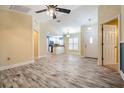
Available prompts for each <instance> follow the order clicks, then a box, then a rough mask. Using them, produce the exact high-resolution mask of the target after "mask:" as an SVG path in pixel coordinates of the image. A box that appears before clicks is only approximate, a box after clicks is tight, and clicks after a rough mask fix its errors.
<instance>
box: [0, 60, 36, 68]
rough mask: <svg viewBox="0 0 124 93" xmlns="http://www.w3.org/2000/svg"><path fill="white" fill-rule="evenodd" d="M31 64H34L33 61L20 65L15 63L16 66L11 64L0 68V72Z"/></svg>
mask: <svg viewBox="0 0 124 93" xmlns="http://www.w3.org/2000/svg"><path fill="white" fill-rule="evenodd" d="M31 63H34V60H31V61H26V62H22V63H17V64H12V65H6V66H0V70H6V69H10V68H14V67H19V66H23V65H28V64H31Z"/></svg>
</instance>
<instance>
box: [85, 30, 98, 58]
mask: <svg viewBox="0 0 124 93" xmlns="http://www.w3.org/2000/svg"><path fill="white" fill-rule="evenodd" d="M84 42H85V49H84V50H85V57H91V58H97V49H98V45H97V31H95V30H90V31H85V35H84Z"/></svg>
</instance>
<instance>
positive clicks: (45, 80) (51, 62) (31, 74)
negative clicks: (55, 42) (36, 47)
mask: <svg viewBox="0 0 124 93" xmlns="http://www.w3.org/2000/svg"><path fill="white" fill-rule="evenodd" d="M0 87H7V88H8V87H20V88H21V87H23V88H26V87H28V88H30V87H31V88H32V87H33V88H37V87H38V88H45V87H48V88H51V87H52V88H57V87H59V88H65V87H67V88H75V87H76V88H80V87H81V88H83V87H92V88H94V87H107V88H110V87H124V81H123V80H122V79H121V77H120V75H119V73H118V72H116V71H112V70H111V69H108V68H105V67H102V66H97V63H96V60H95V59H85V58H81V57H78V56H69V55H59V56H50V57H47V59H42V60H39V62H36V63H34V64H29V65H25V66H20V67H16V68H12V69H8V70H3V71H0Z"/></svg>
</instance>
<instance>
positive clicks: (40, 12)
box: [36, 9, 47, 13]
mask: <svg viewBox="0 0 124 93" xmlns="http://www.w3.org/2000/svg"><path fill="white" fill-rule="evenodd" d="M45 11H47V9H43V10H39V11H36V13H41V12H45Z"/></svg>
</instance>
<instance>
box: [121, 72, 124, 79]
mask: <svg viewBox="0 0 124 93" xmlns="http://www.w3.org/2000/svg"><path fill="white" fill-rule="evenodd" d="M120 75H121V77H122V79H123V80H124V73H123V72H122V71H120Z"/></svg>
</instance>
